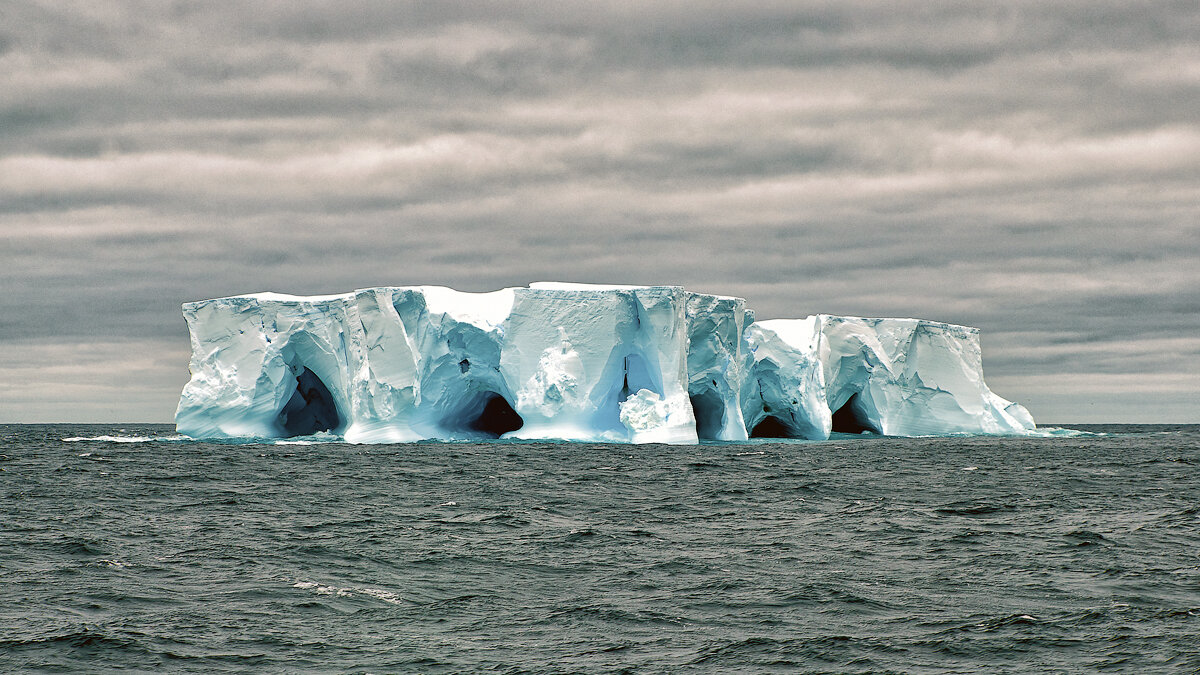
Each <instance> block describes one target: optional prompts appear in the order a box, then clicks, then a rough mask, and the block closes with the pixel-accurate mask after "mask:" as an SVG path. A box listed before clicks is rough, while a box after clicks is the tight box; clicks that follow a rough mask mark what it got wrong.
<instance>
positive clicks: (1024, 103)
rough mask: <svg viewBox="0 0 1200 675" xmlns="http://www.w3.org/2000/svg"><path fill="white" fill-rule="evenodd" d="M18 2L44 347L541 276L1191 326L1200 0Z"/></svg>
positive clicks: (999, 357)
mask: <svg viewBox="0 0 1200 675" xmlns="http://www.w3.org/2000/svg"><path fill="white" fill-rule="evenodd" d="M3 30H4V33H3V35H0V90H4V91H5V92H8V94H9V95H8V96H6V97H5V100H4V101H0V283H2V284H3V288H4V289H5V293H4V294H2V295H0V345H4V346H5V347H6V348H9V349H20V350H22V351H21V352H20V353H21V354H23V355H25V358H26V362H27V363H28V364H31V367H36V366H37V365H38V364H42V365H46V364H47V362H46V361H45V360H46V359H47V358H50V357H49V356H47V353H46V352H42V351H38V350H36V349H33V347H32V346H31V345H33V344H35V343H36V342H37V341H38V340H50V341H61V340H74V341H75V343H78V344H85V343H86V342H87V341H88V340H92V339H97V338H99V339H101V340H104V341H107V343H108V344H112V345H118V344H121V343H122V342H123V341H133V340H138V339H151V340H154V341H156V342H155V343H154V344H160V345H165V344H173V343H175V342H177V343H179V344H186V335H185V332H184V328H183V324H182V321H181V319H180V317H179V314H178V305H179V303H181V302H184V301H187V300H194V299H198V298H203V297H215V296H220V295H229V294H235V293H240V292H249V291H258V290H280V291H287V292H295V293H319V292H340V291H346V290H350V289H353V288H356V287H363V286H370V285H382V284H409V283H438V284H446V285H451V286H455V287H458V288H462V289H465V290H489V289H492V288H497V287H500V286H504V285H513V284H522V283H527V282H529V281H533V280H539V279H562V280H569V281H624V282H630V283H683V284H685V285H687V286H689V287H692V288H695V289H697V290H706V291H711V292H720V293H729V294H737V295H742V296H745V297H747V298H748V299H749V300H750V302H751V305H752V306H754V307H755V308H756V309H757V310H758V311H759V315H760V316H763V317H770V316H802V315H805V314H808V313H812V312H821V311H824V312H834V313H846V314H859V315H882V314H890V315H895V314H900V315H919V316H927V317H929V318H934V319H941V320H947V321H953V322H958V323H967V324H971V325H977V326H980V327H981V328H982V329H983V331H984V333H983V334H984V344H985V364H987V365H988V372H989V373H990V374H993V375H998V376H999V377H1010V375H1009V374H1010V373H1013V374H1020V375H1031V374H1032V373H1031V365H1030V364H1034V365H1035V366H1036V368H1038V369H1047V371H1048V372H1047V374H1048V376H1053V375H1056V374H1072V375H1081V376H1082V375H1088V374H1090V375H1094V376H1096V377H1105V376H1110V375H1111V376H1113V380H1112V381H1113V382H1125V381H1126V379H1122V378H1130V377H1135V376H1137V377H1141V378H1142V381H1143V382H1155V381H1159V380H1161V378H1162V377H1163V376H1165V375H1167V374H1168V373H1170V372H1171V371H1172V369H1174V370H1175V371H1178V370H1179V369H1180V368H1181V366H1179V365H1178V361H1176V360H1175V359H1176V358H1177V354H1178V353H1186V354H1190V353H1194V352H1195V351H1196V350H1195V349H1194V346H1195V342H1194V341H1195V340H1196V339H1197V338H1195V337H1194V336H1196V335H1197V328H1200V326H1198V325H1197V319H1196V317H1197V316H1200V312H1197V309H1198V308H1200V290H1198V289H1200V278H1198V277H1200V271H1198V270H1197V266H1196V265H1195V260H1196V259H1197V257H1198V256H1200V236H1197V234H1200V233H1198V232H1197V229H1196V223H1197V222H1200V198H1198V197H1200V164H1198V161H1197V159H1196V158H1197V157H1200V125H1198V124H1197V123H1196V121H1195V119H1194V117H1195V115H1194V111H1195V110H1196V109H1197V108H1198V107H1200V47H1197V46H1196V43H1195V39H1194V36H1195V35H1196V34H1197V31H1200V10H1197V9H1196V7H1195V5H1194V3H1189V2H1164V3H1156V4H1155V5H1154V6H1152V7H1149V6H1145V5H1140V4H1129V3H1118V2H1095V1H1090V0H1089V1H1087V2H1084V1H1083V0H1080V1H1074V0H1063V1H1058V2H1013V3H1005V4H1003V5H994V4H993V3H974V2H968V3H962V2H949V1H946V2H941V1H935V2H932V3H921V4H919V5H903V6H893V7H887V8H881V7H880V6H878V5H877V4H876V3H866V2H836V3H834V2H828V3H824V2H816V3H803V4H802V6H798V5H796V3H783V2H761V3H751V4H750V6H747V5H745V4H744V3H743V4H736V5H730V4H728V3H716V2H699V3H697V2H689V3H674V2H668V3H655V4H654V5H653V6H646V5H645V4H644V3H627V2H599V3H589V4H588V5H586V6H564V7H561V8H556V11H555V12H546V11H544V7H543V6H542V5H540V4H538V3H505V4H502V5H499V4H482V5H481V4H479V3H467V2H462V3H459V2H444V3H436V4H430V3H397V2H383V1H382V0H381V1H377V2H376V1H372V2H354V3H350V4H348V5H345V4H344V5H339V6H337V7H333V6H329V5H327V4H325V3H316V2H294V1H293V2H273V1H268V2H262V3H254V5H252V6H251V5H245V4H244V3H234V2H212V3H204V4H203V5H194V6H170V5H162V4H160V3H128V2H97V3H89V5H88V6H87V7H86V8H80V7H78V6H77V5H75V4H73V3H59V2H39V3H25V4H20V5H17V6H15V7H13V8H10V9H9V10H6V12H5V26H4V29H3ZM31 341H32V342H31ZM1189 341H1191V342H1189ZM56 344H58V342H56ZM64 344H65V343H64ZM73 344H74V343H73ZM1131 345H1134V346H1136V348H1134V347H1131ZM1189 345H1191V346H1190V347H1189ZM146 348H147V349H150V348H151V347H146ZM114 349H115V347H114ZM153 349H159V348H158V347H153ZM1072 349H1075V352H1074V353H1072ZM1131 350H1132V351H1131ZM1189 350H1190V351H1189ZM79 354H80V356H76V357H72V356H71V355H70V352H69V350H67V351H65V352H62V353H60V354H59V355H58V357H56V358H62V359H64V361H63V362H62V363H60V364H59V365H56V366H55V369H53V370H47V372H48V373H52V374H53V377H54V378H66V377H67V375H66V373H65V371H62V370H59V369H58V368H59V367H60V366H61V367H63V368H68V369H69V368H70V367H75V368H79V369H83V368H87V367H88V365H87V364H86V362H85V359H84V357H83V354H84V352H79ZM72 359H74V360H72ZM1194 362H1195V360H1194V359H1192V360H1191V361H1185V362H1184V365H1183V366H1182V369H1183V370H1184V371H1185V372H1189V373H1191V374H1195V373H1196V372H1197V371H1196V366H1194V365H1188V364H1189V363H1194ZM72 363H73V366H70V365H67V364H72ZM6 367H7V368H9V370H8V371H5V372H0V380H3V379H4V378H5V377H8V376H13V377H18V376H19V377H25V376H27V375H28V371H27V370H21V371H20V372H19V373H18V372H17V371H16V370H13V369H14V368H16V366H12V365H9V366H6ZM114 367H115V366H114ZM139 372H141V371H139ZM145 372H146V373H147V377H150V375H149V374H148V373H149V371H148V370H147V371H145ZM1011 381H1012V382H1013V383H1014V384H1015V385H1018V388H1017V389H1016V390H1015V392H1007V393H1009V394H1010V395H1011V396H1013V397H1014V398H1018V399H1019V398H1020V394H1021V393H1022V390H1021V389H1020V388H1019V380H1015V379H1012V380H1011ZM1062 381H1063V382H1078V383H1080V384H1079V387H1080V388H1079V390H1078V391H1079V396H1080V397H1084V396H1085V395H1087V394H1088V393H1089V392H1091V393H1094V392H1096V391H1097V390H1096V389H1095V388H1094V387H1091V385H1088V387H1091V388H1088V387H1084V384H1083V380H1070V379H1069V378H1068V379H1063V380H1062ZM1162 381H1164V382H1165V381H1166V380H1162ZM1171 381H1172V382H1176V384H1172V385H1171V387H1167V386H1166V385H1165V384H1164V386H1163V388H1162V390H1163V391H1164V392H1167V391H1168V389H1169V390H1170V392H1169V393H1170V395H1171V396H1175V395H1176V394H1178V391H1177V390H1176V389H1173V388H1172V387H1176V385H1177V384H1178V382H1179V381H1177V380H1171ZM1180 381H1181V380H1180ZM1192 381H1200V379H1197V378H1193V380H1192ZM1031 382H1032V380H1031ZM1089 382H1091V381H1089ZM98 386H101V385H98ZM1031 386H1032V385H1031ZM1038 386H1041V385H1038ZM1148 386H1152V385H1148ZM1179 386H1183V385H1179ZM1195 386H1196V387H1197V389H1196V390H1195V391H1196V392H1197V393H1200V385H1195ZM1031 391H1032V390H1031ZM1038 391H1042V390H1040V389H1039V390H1038ZM1110 393H1111V396H1110ZM1110 393H1105V394H1104V395H1103V396H1102V397H1101V398H1103V400H1104V401H1105V402H1104V404H1103V410H1105V411H1113V412H1114V414H1124V413H1122V410H1125V409H1124V408H1122V407H1121V406H1119V405H1116V404H1114V401H1118V400H1119V395H1118V393H1114V392H1110ZM127 395H128V394H123V393H120V392H119V391H116V390H113V396H114V397H117V398H120V397H121V396H127ZM1138 395H1139V396H1141V395H1142V394H1138ZM1164 395H1166V394H1164ZM1056 396H1058V395H1056ZM1113 397H1117V398H1113ZM1051 399H1053V404H1052V406H1053V407H1052V408H1051V409H1052V410H1060V409H1061V410H1064V411H1066V412H1070V410H1071V407H1070V400H1069V398H1068V397H1067V396H1066V394H1063V395H1061V396H1059V397H1058V398H1054V397H1050V398H1046V399H1044V400H1051ZM39 400H41V399H39ZM1081 400H1082V398H1081ZM1193 400H1200V399H1196V398H1194V399H1193ZM39 405H42V406H43V408H40V409H42V410H44V411H47V412H45V414H46V415H52V411H53V410H54V404H53V403H52V402H49V400H48V399H47V400H46V402H44V403H43V404H39ZM138 405H141V404H138ZM22 409H23V410H31V409H30V408H28V406H26V407H25V408H22ZM155 409H156V410H160V409H161V407H160V408H155ZM1034 412H1035V413H1037V412H1038V411H1037V410H1036V409H1035V410H1034ZM1143 412H1145V410H1144V409H1143ZM1196 412H1200V410H1196ZM30 414H32V413H30ZM63 414H67V413H63ZM155 414H158V413H155ZM1139 414H1142V413H1139ZM40 419H47V417H45V416H43V417H40ZM64 419H67V418H64Z"/></svg>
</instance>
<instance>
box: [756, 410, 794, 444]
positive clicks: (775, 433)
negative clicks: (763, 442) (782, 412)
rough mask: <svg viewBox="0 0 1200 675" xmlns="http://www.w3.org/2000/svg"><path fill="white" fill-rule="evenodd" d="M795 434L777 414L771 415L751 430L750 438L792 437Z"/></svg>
mask: <svg viewBox="0 0 1200 675" xmlns="http://www.w3.org/2000/svg"><path fill="white" fill-rule="evenodd" d="M794 435H795V434H793V433H792V432H791V431H790V430H789V429H788V427H787V425H786V424H784V423H783V420H781V419H779V418H778V417H775V416H773V415H772V416H769V417H767V418H766V419H764V420H763V421H761V422H759V423H758V424H756V425H754V428H753V429H751V430H750V438H792V437H793V436H794Z"/></svg>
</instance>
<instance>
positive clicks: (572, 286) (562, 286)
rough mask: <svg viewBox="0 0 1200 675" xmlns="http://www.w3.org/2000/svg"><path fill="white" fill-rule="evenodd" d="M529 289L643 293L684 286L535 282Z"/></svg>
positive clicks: (679, 288) (678, 288)
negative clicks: (644, 291)
mask: <svg viewBox="0 0 1200 675" xmlns="http://www.w3.org/2000/svg"><path fill="white" fill-rule="evenodd" d="M529 288H531V289H534V290H541V291H642V290H666V289H670V290H682V289H683V286H669V285H665V286H623V285H619V284H582V283H574V282H567V281H535V282H533V283H531V284H529Z"/></svg>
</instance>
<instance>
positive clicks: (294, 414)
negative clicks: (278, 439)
mask: <svg viewBox="0 0 1200 675" xmlns="http://www.w3.org/2000/svg"><path fill="white" fill-rule="evenodd" d="M276 421H277V423H278V424H279V427H280V429H282V430H283V433H284V435H285V436H287V437H291V436H308V435H310V434H315V433H318V432H321V431H332V430H334V429H337V428H338V427H339V426H341V423H342V419H341V416H340V415H338V410H337V404H335V403H334V402H333V394H330V393H329V388H328V387H326V386H325V383H324V382H322V381H321V378H319V377H317V375H316V373H314V372H313V371H311V370H309V369H308V368H305V369H304V372H302V373H300V374H299V375H297V376H296V391H295V392H293V393H292V396H291V398H289V399H288V402H287V403H286V404H284V406H283V409H282V410H280V411H279V417H278V418H277V420H276Z"/></svg>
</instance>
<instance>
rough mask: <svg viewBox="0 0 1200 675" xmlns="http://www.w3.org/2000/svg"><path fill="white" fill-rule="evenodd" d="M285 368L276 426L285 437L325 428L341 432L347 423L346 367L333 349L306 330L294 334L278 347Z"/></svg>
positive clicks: (304, 434)
mask: <svg viewBox="0 0 1200 675" xmlns="http://www.w3.org/2000/svg"><path fill="white" fill-rule="evenodd" d="M279 356H280V358H281V360H282V361H283V366H284V368H285V369H286V372H287V374H286V376H285V377H284V387H283V390H282V392H281V396H280V401H281V403H282V405H280V406H279V407H278V412H277V413H276V415H275V426H276V428H277V429H278V430H279V434H280V435H281V436H284V437H291V436H308V435H311V434H315V433H318V432H322V431H329V432H333V433H341V432H342V431H343V430H344V428H345V426H346V419H347V416H346V414H345V412H344V411H345V408H346V405H345V403H344V401H345V400H346V395H345V387H344V386H343V385H342V377H341V373H342V370H343V367H342V366H341V365H340V364H339V363H338V360H337V357H335V356H334V350H333V349H332V348H331V347H330V346H329V345H328V344H327V343H326V342H325V341H324V340H322V339H320V338H318V337H316V336H314V335H313V334H311V333H308V332H306V331H301V332H298V333H295V334H293V335H292V336H291V337H290V338H289V339H288V341H287V343H286V344H285V345H284V346H283V347H282V348H281V349H280V350H279Z"/></svg>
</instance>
